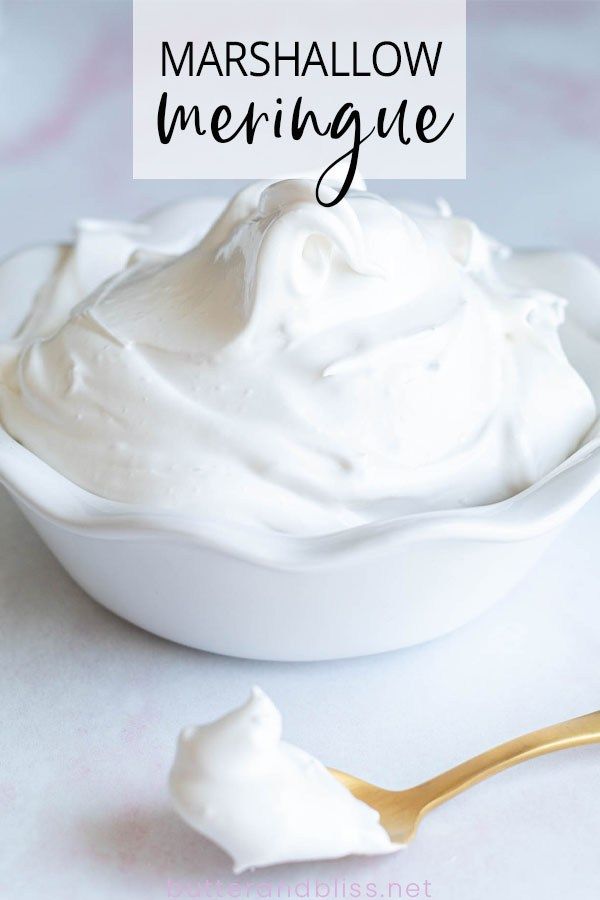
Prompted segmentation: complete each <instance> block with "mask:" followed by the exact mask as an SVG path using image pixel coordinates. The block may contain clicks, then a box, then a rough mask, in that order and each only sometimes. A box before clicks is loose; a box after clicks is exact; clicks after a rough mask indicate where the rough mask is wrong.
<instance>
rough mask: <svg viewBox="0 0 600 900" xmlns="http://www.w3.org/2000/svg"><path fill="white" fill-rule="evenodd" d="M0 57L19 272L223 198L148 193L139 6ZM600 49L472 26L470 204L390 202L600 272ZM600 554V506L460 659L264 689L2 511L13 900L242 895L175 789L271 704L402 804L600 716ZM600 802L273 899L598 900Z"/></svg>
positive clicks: (593, 38) (63, 26) (9, 12)
mask: <svg viewBox="0 0 600 900" xmlns="http://www.w3.org/2000/svg"><path fill="white" fill-rule="evenodd" d="M0 5H1V3H0ZM0 34H1V36H0V254H2V255H3V254H5V253H8V252H10V251H11V250H13V249H16V248H17V247H19V246H21V245H22V244H24V243H29V242H32V241H37V240H46V239H56V238H64V237H67V236H68V235H69V231H70V228H71V225H72V222H73V221H74V219H76V218H77V216H80V215H82V216H108V217H111V218H126V217H128V216H134V215H136V214H138V213H141V212H142V211H144V210H145V209H147V208H148V207H151V206H153V205H156V204H159V203H163V202H165V201H167V200H169V199H171V198H176V197H181V196H184V195H186V194H189V193H191V192H195V191H198V190H203V191H210V192H213V193H215V192H219V193H220V192H222V191H223V187H224V186H223V185H222V184H220V185H219V184H208V185H203V184H199V183H189V182H187V183H186V182H181V183H178V182H169V183H164V182H138V183H133V182H132V180H131V178H130V171H131V158H130V155H131V148H130V35H129V11H128V4H127V3H126V2H123V3H118V2H110V0H109V2H100V0H99V2H93V3H87V2H70V3H55V2H52V0H44V2H40V3H33V2H27V0H22V2H9V3H8V4H5V19H4V25H3V29H2V31H1V32H0ZM599 42H600V3H598V2H576V0H567V2H518V3H517V2H515V3H512V2H500V3H495V2H494V3H492V2H486V0H480V2H475V3H472V4H471V9H470V21H469V110H468V113H469V145H468V180H467V181H466V182H465V183H419V182H417V183H405V184H401V183H397V184H393V183H389V182H388V183H381V182H380V183H376V184H375V188H376V189H377V190H379V191H383V192H385V193H388V194H394V193H397V194H404V195H405V196H410V197H417V198H420V199H424V200H430V199H432V198H434V197H435V196H437V195H440V194H441V195H443V196H445V197H446V198H447V199H448V200H450V202H451V203H452V204H453V205H454V206H455V207H456V208H457V210H459V211H460V212H461V213H463V214H465V215H467V216H471V217H473V218H475V219H477V220H478V221H479V222H480V223H481V224H482V225H483V226H484V227H485V228H486V229H487V230H488V231H490V232H492V233H494V234H495V235H497V236H498V237H500V238H502V239H503V240H506V241H510V242H513V243H518V244H525V245H532V244H546V245H547V244H553V245H569V246H572V247H576V248H578V249H580V250H584V251H586V252H588V253H589V254H591V255H592V256H594V257H595V259H596V260H597V261H598V260H600V228H599V223H598V213H597V208H598V200H599V188H600V184H599V175H598V172H599V166H598V161H599V149H600V133H599V128H600V124H599V123H600V109H599V92H598V77H599V74H600V73H599V69H598V66H599V63H598V56H599V54H598V46H599ZM599 533H600V498H598V500H596V501H595V502H592V503H590V504H589V506H588V507H587V509H586V510H585V511H584V512H582V513H581V514H580V515H579V516H578V517H577V519H576V520H575V521H574V522H573V523H572V524H571V525H570V526H569V527H568V528H567V529H566V531H565V532H564V533H563V534H562V535H561V537H560V538H559V539H558V541H557V543H556V544H555V545H554V548H553V550H552V551H551V552H550V553H549V554H548V555H547V556H546V557H545V559H544V560H543V561H542V563H541V564H540V565H539V566H538V567H537V569H536V570H535V571H534V572H533V573H532V575H531V576H530V577H529V578H528V579H527V581H526V582H525V583H523V584H522V585H521V587H520V588H519V589H518V590H516V591H515V592H514V593H513V594H512V596H511V597H509V598H508V599H507V600H506V601H505V602H503V603H502V604H500V605H499V606H498V607H496V609H494V610H493V611H492V612H490V613H489V614H487V615H486V616H484V617H483V618H481V619H480V620H479V621H477V622H475V623H474V624H472V625H470V626H468V627H466V628H464V629H462V630H461V631H459V632H458V633H456V634H454V635H453V636H451V637H448V638H445V639H442V640H440V641H436V642H434V643H431V644H429V645H426V646H423V647H418V648H414V649H411V650H408V651H404V652H399V653H392V654H387V655H385V656H381V657H375V658H369V659H363V660H355V661H343V662H337V663H320V664H303V665H284V664H266V663H252V662H244V661H237V660H230V659H225V658H219V657H214V656H210V655H207V654H202V653H199V652H195V651H192V650H187V649H185V648H182V647H178V646H175V645H173V644H168V643H166V642H165V641H162V640H159V639H157V638H153V637H151V636H149V635H146V634H144V633H143V632H141V631H139V630H137V629H136V628H134V627H132V626H129V625H127V624H125V623H123V622H121V621H120V620H118V619H116V618H115V617H114V616H112V615H111V614H109V613H108V612H105V611H104V610H102V609H101V608H100V607H98V606H96V605H95V604H94V603H92V602H91V601H90V600H89V599H88V598H87V597H86V596H85V595H84V594H83V593H82V592H81V591H80V590H79V589H78V588H77V587H75V585H74V584H73V583H72V582H71V581H70V580H69V578H68V577H67V576H66V575H65V574H63V572H62V570H61V569H60V568H59V566H58V564H57V563H56V562H55V561H54V560H53V559H52V557H51V556H50V554H49V553H48V552H47V551H46V550H45V549H44V548H43V547H42V545H41V543H40V541H39V540H38V538H37V537H36V536H35V535H34V534H33V532H32V531H31V529H30V528H29V527H28V526H27V525H26V524H25V522H24V521H23V519H22V517H21V516H20V514H19V513H17V511H16V510H15V508H14V507H13V506H12V504H11V503H10V501H9V500H8V498H7V497H6V496H5V495H4V494H3V493H0V710H1V716H2V719H1V722H2V725H1V728H0V897H7V898H11V900H12V898H30V897H31V898H34V897H35V898H37V897H44V898H51V900H55V898H56V900H59V898H61V900H62V898H64V897H67V896H69V897H76V898H83V900H87V898H90V900H96V898H98V900H107V898H115V900H121V898H123V900H130V898H131V900H137V898H140V900H141V898H144V900H146V898H148V900H153V898H160V897H165V896H167V878H169V877H170V878H172V879H179V880H183V881H185V882H186V883H190V882H193V881H200V880H203V879H205V878H211V879H217V878H220V879H221V880H223V881H232V880H233V879H232V876H231V873H230V872H229V871H228V868H227V860H226V857H225V856H224V855H223V854H222V853H221V852H220V851H218V850H216V849H214V848H213V847H211V846H209V845H208V844H207V843H206V842H204V841H203V840H202V839H201V838H199V837H197V836H195V835H194V834H193V833H192V832H191V831H189V830H188V829H187V828H186V827H185V826H184V825H183V824H180V823H179V821H178V820H177V819H176V818H175V816H174V815H173V814H172V813H171V812H170V810H169V807H168V803H167V800H166V796H165V791H164V782H165V776H166V772H167V769H168V766H169V762H170V758H171V754H172V750H173V746H174V740H175V736H176V734H177V732H178V731H179V729H180V727H181V726H182V725H184V724H187V723H189V722H193V721H201V720H203V719H205V718H208V717H210V716H213V715H216V714H218V713H220V712H221V711H223V710H225V709H227V708H228V707H229V706H232V705H234V704H236V703H238V702H240V701H241V700H243V698H244V696H245V694H246V692H247V691H248V689H249V687H250V685H251V684H252V683H254V682H258V683H259V684H261V685H262V686H263V687H264V688H265V689H266V690H267V691H268V692H270V693H271V694H272V696H273V698H274V699H275V700H276V702H277V703H279V704H280V705H281V707H282V708H283V711H284V714H285V727H286V737H287V738H288V739H289V740H291V741H294V742H296V743H298V744H299V745H301V746H302V747H305V748H306V749H308V750H309V751H312V752H313V753H315V754H316V755H317V756H319V757H321V758H322V759H323V760H325V761H327V762H329V763H331V764H334V765H336V766H339V767H340V768H347V769H348V770H350V771H355V772H357V773H359V774H361V775H363V776H365V777H367V778H372V779H373V780H376V781H379V782H380V783H382V784H384V785H387V786H390V787H392V786H398V787H402V786H408V785H410V784H413V783H416V782H417V781H419V780H421V779H424V778H426V777H428V776H430V775H432V774H434V773H436V772H438V771H440V770H442V769H444V768H446V767H448V766H450V765H452V764H454V763H457V762H459V761H461V760H463V759H465V758H466V757H468V756H470V755H472V754H474V753H477V752H479V751H481V750H483V749H485V748H487V747H488V746H491V745H493V744H495V743H497V742H500V741H502V740H505V739H507V738H510V737H513V736H515V735H517V734H519V733H522V732H523V731H527V730H529V729H532V728H535V727H539V726H541V725H544V724H548V723H550V722H553V721H557V720H560V719H562V718H566V717H568V716H572V715H576V714H580V713H584V712H587V711H590V710H592V709H594V708H598V707H600V663H599V660H600V587H599V581H600V553H599V552H598V534H599ZM599 795H600V748H598V747H589V748H584V749H581V750H575V751H569V752H566V753H563V754H562V755H560V754H559V755H555V756H550V757H546V758H545V759H542V760H538V761H536V762H533V763H530V764H528V765H525V766H521V767H519V768H517V769H514V770H512V771H511V772H508V773H505V774H503V775H501V776H499V777H497V778H496V779H494V780H492V781H489V782H487V783H485V784H483V785H481V786H479V787H478V788H476V789H475V790H473V791H472V792H470V793H468V794H465V795H463V796H462V797H460V798H457V799H455V800H454V801H452V802H451V803H449V804H448V805H447V806H446V807H443V808H440V809H439V810H438V811H436V812H435V813H433V814H432V815H431V817H429V818H427V819H426V820H425V821H424V822H423V825H422V827H421V830H420V833H419V836H418V839H417V842H416V843H415V844H413V845H411V846H410V847H409V849H408V850H407V851H405V852H404V854H403V855H401V856H398V857H393V858H387V859H379V860H359V859H353V860H345V861H343V862H337V863H325V864H320V865H296V866H288V867H286V868H283V869H277V870H271V871H268V872H265V873H262V874H260V875H259V876H257V877H256V880H257V881H258V880H269V881H271V882H279V881H286V882H288V883H290V885H291V886H292V889H293V886H294V885H295V884H296V883H297V882H303V881H305V880H306V879H307V878H312V879H314V878H315V877H320V878H322V879H325V880H327V881H328V882H329V883H330V886H331V891H333V879H334V878H338V879H339V880H341V879H345V880H346V883H347V884H349V883H350V882H351V881H358V882H362V883H363V885H364V884H365V883H366V882H369V881H370V882H376V884H377V889H378V891H379V892H380V893H381V895H383V896H386V895H387V893H386V892H387V883H388V882H389V881H395V882H398V881H401V882H404V883H406V882H409V881H415V882H421V883H422V882H423V880H424V879H427V880H428V881H429V882H431V888H430V893H431V896H432V897H435V898H443V900H482V898H485V900H500V898H510V900H513V898H521V897H523V898H532V900H538V898H540V900H541V898H544V900H557V898H563V897H564V898H566V897H569V898H573V897H577V898H578V900H593V898H595V897H597V896H598V891H599V887H600V854H599V852H598V846H599V844H600V804H599V802H598V800H599ZM252 877H253V876H248V878H247V879H246V880H249V879H252ZM340 885H341V881H340V882H339V883H338V891H341V886H340ZM423 895H424V894H423V893H421V896H423ZM338 896H339V894H338Z"/></svg>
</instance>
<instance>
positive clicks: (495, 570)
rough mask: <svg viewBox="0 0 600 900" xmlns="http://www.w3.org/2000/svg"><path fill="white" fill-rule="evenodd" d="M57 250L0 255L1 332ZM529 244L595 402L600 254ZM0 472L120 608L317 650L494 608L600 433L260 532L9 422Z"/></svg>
mask: <svg viewBox="0 0 600 900" xmlns="http://www.w3.org/2000/svg"><path fill="white" fill-rule="evenodd" d="M58 252H59V248H56V247H35V248H31V249H29V250H26V251H24V252H23V253H20V254H18V255H17V256H14V257H12V258H11V259H9V260H8V261H6V262H5V263H4V264H3V266H1V267H0V298H1V303H0V339H2V338H4V339H6V338H7V337H9V336H11V335H12V334H14V332H15V331H16V330H17V329H18V327H19V325H20V323H21V321H22V320H23V318H24V316H25V315H26V313H27V311H28V309H29V307H30V304H31V302H32V299H33V297H34V295H35V292H36V290H37V289H38V287H39V285H40V284H41V283H42V282H43V281H44V279H45V278H46V275H47V273H48V272H49V271H51V269H52V267H53V266H54V263H55V259H56V254H57V253H58ZM530 260H531V261H534V260H535V262H536V266H539V263H540V260H541V261H542V262H544V263H547V266H546V268H547V271H548V273H549V278H548V280H549V283H548V284H546V285H544V287H547V288H549V289H551V288H552V286H555V288H556V290H557V291H558V292H560V293H563V295H565V294H567V295H568V296H569V297H570V300H571V305H570V307H569V309H570V313H569V318H568V322H567V324H566V326H565V328H564V333H563V342H564V344H565V347H566V349H567V352H568V354H569V356H570V358H571V361H572V363H573V364H574V365H575V367H576V368H578V369H579V370H580V371H581V372H582V374H583V375H584V377H585V378H586V380H587V381H588V384H590V387H591V388H592V390H593V391H594V393H595V396H596V399H597V401H598V402H599V403H600V366H598V363H597V360H598V358H599V357H598V344H597V340H598V338H599V337H600V277H599V275H598V270H597V269H596V268H595V267H594V266H593V265H592V264H591V263H589V262H587V261H586V260H584V259H582V258H581V257H578V256H575V255H567V254H556V253H551V252H549V251H544V252H538V253H537V254H533V253H529V254H526V253H524V254H521V256H520V264H521V265H522V267H523V269H524V270H526V268H527V265H528V262H529V261H530ZM9 299H10V300H11V301H12V302H11V303H8V302H7V301H8V300H9ZM595 300H596V301H597V303H596V305H594V302H595ZM0 481H1V482H2V483H3V484H4V485H5V486H6V487H7V488H8V490H9V492H10V494H11V495H12V496H13V498H14V499H15V501H16V502H17V504H18V505H19V506H20V508H21V509H22V511H23V512H24V514H25V515H26V516H27V518H28V519H29V521H30V522H31V524H32V525H33V527H34V528H35V529H36V531H37V532H38V533H39V534H40V536H41V537H42V539H43V540H44V541H45V542H46V544H47V545H48V547H49V548H50V550H51V551H52V552H53V553H54V555H55V556H56V557H57V558H58V559H59V560H60V562H61V563H62V564H63V566H64V567H65V569H66V570H67V571H68V572H69V573H70V574H71V576H72V577H73V578H74V579H75V581H77V582H78V583H79V584H80V585H81V586H82V587H83V588H84V590H86V591H87V592H88V593H89V594H90V595H91V596H92V597H94V598H95V599H96V600H98V601H99V602H100V603H102V604H103V605H104V606H106V607H107V608H108V609H110V610H112V611H113V612H115V613H117V614H118V615H120V616H122V617H123V618H125V619H128V620H129V621H131V622H134V623H135V624H136V625H139V626H141V627H142V628H146V629H147V630H148V631H151V632H153V633H155V634H158V635H161V636H162V637H166V638H169V639H170V640H173V641H178V642H180V643H182V644H187V645H189V646H192V647H198V648H200V649H203V650H210V651H213V652H216V653H224V654H229V655H233V656H244V657H252V658H257V659H273V660H315V659H329V658H335V657H344V656H358V655H362V654H369V653H378V652H382V651H385V650H392V649H396V648H399V647H405V646H408V645H411V644H417V643H420V642H422V641H427V640H430V639H431V638H435V637H438V636H439V635H442V634H445V633H447V632H450V631H452V630H453V629H455V628H457V627H458V626H460V625H462V624H464V623H465V622H467V621H469V620H470V619H472V618H473V617H475V616H477V615H478V614H480V613H481V612H483V611H484V610H486V609H487V608H489V607H490V606H491V605H492V604H493V603H494V602H495V601H496V600H498V599H499V598H500V597H502V596H503V595H504V594H506V593H507V591H509V590H510V589H511V588H512V587H513V585H515V584H516V583H517V582H518V581H519V580H520V579H521V578H522V577H523V576H524V575H525V574H526V573H527V572H528V570H529V569H530V568H531V567H532V566H533V564H534V563H535V562H536V561H537V560H538V558H539V557H540V555H541V554H542V552H543V551H544V550H545V549H546V547H547V546H548V544H549V543H550V541H551V540H552V539H553V538H554V537H555V535H556V534H557V533H558V531H559V529H560V527H561V526H562V525H563V524H564V523H566V522H567V521H568V520H569V519H570V518H571V517H572V516H573V515H574V514H575V513H576V512H577V511H578V510H579V509H580V507H582V506H583V504H584V503H586V501H587V500H588V499H589V498H590V497H592V496H593V495H594V494H595V493H596V491H598V489H599V488H600V439H599V438H598V437H596V436H595V435H592V436H590V439H589V440H588V441H587V442H586V443H585V444H584V445H583V446H582V447H581V448H580V449H579V450H578V451H577V452H576V453H575V454H574V455H573V456H571V457H570V458H569V459H568V460H567V461H566V462H565V463H563V465H561V466H560V467H559V468H557V469H556V470H555V471H554V472H552V473H551V474H550V475H548V476H547V477H546V478H544V479H543V480H542V481H540V482H539V483H537V484H535V485H534V486H533V487H531V488H529V489H528V490H526V491H524V492H523V493H521V494H518V495H517V496H515V497H513V498H511V499H509V500H505V501H503V502H501V503H495V504H491V505H489V506H484V507H477V508H472V509H461V510H458V511H451V512H437V513H435V512H434V513H426V514H419V515H410V516H403V517H400V518H396V519H392V520H388V521H383V522H379V523H376V524H370V525H365V526H361V527H358V528H351V529H348V530H346V531H344V532H341V533H338V534H333V535H328V536H325V537H316V538H299V537H293V536H285V535H279V536H273V535H269V538H268V540H267V539H266V536H265V535H264V534H262V533H259V532H256V531H251V530H249V529H244V528H237V527H231V528H225V527H224V526H222V525H216V524H215V523H211V522H210V521H206V520H202V519H200V518H197V517H196V518H193V517H189V516H183V515H181V514H178V513H168V512H157V511H156V510H151V509H145V508H141V507H137V506H132V505H131V504H126V503H119V502H114V501H109V500H104V499H102V498H100V497H97V496H95V495H93V494H90V493H89V492H87V491H85V490H83V489H81V488H80V487H78V486H77V485H75V484H73V483H72V482H71V481H69V480H68V479H66V478H65V477H63V476H62V475H60V474H59V473H58V472H56V471H54V470H53V469H52V468H50V467H49V466H48V465H47V464H46V463H44V462H42V461H41V460H40V459H38V458H37V457H36V456H35V455H34V454H32V453H31V452H29V451H28V450H27V449H25V447H23V446H21V445H20V444H19V443H17V442H16V441H15V440H13V439H12V438H11V437H10V435H8V434H7V432H6V431H4V429H2V428H1V427H0Z"/></svg>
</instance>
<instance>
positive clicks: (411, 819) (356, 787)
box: [329, 711, 600, 844]
mask: <svg viewBox="0 0 600 900" xmlns="http://www.w3.org/2000/svg"><path fill="white" fill-rule="evenodd" d="M595 743H600V711H598V712H593V713H589V714H588V715H587V716H579V717H578V718H576V719H569V720H568V721H567V722H560V723H559V724H558V725H550V727H549V728H540V730H539V731H532V732H531V733H530V734H525V735H523V737H519V738H515V739H514V740H513V741H507V743H506V744H500V746H499V747H494V749H493V750H488V751H487V752H486V753H481V754H480V755H479V756H475V757H473V759H470V760H468V761H467V762H464V763H462V764H461V765H459V766H455V767H454V768H453V769H450V770H449V771H448V772H444V773H443V775H438V776H437V777H436V778H431V779H430V780H429V781H425V782H423V784H419V785H417V786H416V787H413V788H408V790H406V791H386V790H384V789H383V788H380V787H377V786H376V785H374V784H369V783H368V781H362V779H360V778H356V777H355V776H354V775H347V774H346V773H345V772H339V771H338V770H337V769H329V771H330V772H331V774H332V775H335V777H336V778H337V779H338V780H339V781H341V782H342V784H343V785H345V787H347V788H348V790H349V791H350V792H351V793H352V794H354V796H355V797H356V798H357V799H358V800H362V801H363V802H364V803H367V804H368V805H369V806H372V807H373V808H374V809H376V810H377V812H378V813H379V815H380V818H381V824H382V825H383V827H384V828H385V829H386V831H387V832H388V833H389V835H390V837H391V838H392V840H394V841H397V842H398V843H400V844H407V843H408V842H409V841H410V840H411V839H412V838H413V837H414V836H415V832H416V830H417V825H418V824H419V822H420V821H421V819H422V818H423V816H424V815H425V813H426V812H429V810H430V809H434V807H436V806H439V805H440V803H444V801H445V800H450V798H451V797H454V796H455V795H456V794H459V793H460V792H461V791H465V790H466V789H467V788H470V787H471V785H473V784H477V782H479V781H483V779H484V778H489V776H490V775H496V774H497V773H498V772H502V771H503V770H504V769H507V768H508V767H509V766H514V765H516V764H517V763H521V762H525V761H526V760H528V759H534V757H536V756H542V755H543V754H544V753H552V752H553V751H554V750H566V749H567V748H568V747H580V746H582V745H583V744H595Z"/></svg>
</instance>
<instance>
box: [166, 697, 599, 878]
mask: <svg viewBox="0 0 600 900" xmlns="http://www.w3.org/2000/svg"><path fill="white" fill-rule="evenodd" d="M591 743H600V711H598V712H594V713H590V714H589V715H587V716H581V717H579V718H576V719H570V720H569V721H567V722H562V723H560V724H558V725H553V726H550V727H549V728H542V729H540V730H539V731H534V732H531V733H530V734H527V735H524V736H523V737H520V738H516V739H515V740H512V741H508V742H507V743H505V744H501V745H500V746H499V747H496V748H494V749H493V750H488V751H487V752H486V753H482V754H480V755H479V756H476V757H474V758H473V759H471V760H469V761H468V762H466V763H462V764H461V765H459V766H456V767H455V768H453V769H450V770H449V771H448V772H445V773H444V774H442V775H439V776H437V777H436V778H432V779H431V780H429V781H426V782H424V783H423V784H420V785H418V786H416V787H414V788H409V789H408V790H404V791H389V790H384V789H383V788H380V787H376V786H375V785H372V784H369V783H368V782H366V781H362V780H361V779H360V778H356V777H355V776H353V775H348V774H346V773H344V772H339V771H337V770H336V769H326V768H325V766H323V765H322V763H320V762H319V761H318V760H316V759H315V758H314V757H312V756H310V755H309V754H308V753H306V752H305V751H304V750H300V749H299V748H297V747H294V746H292V745H290V744H287V743H285V742H284V741H282V740H281V715H280V713H279V711H278V710H277V709H276V707H275V706H274V704H273V703H272V701H271V700H270V699H269V698H268V697H267V695H266V694H265V693H264V692H263V691H261V690H260V688H254V689H253V691H252V694H251V696H250V698H249V700H248V701H247V702H246V703H245V704H244V705H243V706H242V707H240V708H239V709H236V710H233V712H230V713H229V714H227V715H226V716H224V717H223V718H221V719H218V720H217V721H216V722H211V723H209V724H208V725H203V726H199V727H197V728H186V729H185V730H184V731H183V732H182V733H181V735H180V738H179V743H178V747H177V754H176V757H175V762H174V764H173V768H172V770H171V775H170V780H169V785H170V791H171V797H172V799H173V803H174V805H175V808H176V810H177V812H178V813H179V814H180V816H181V817H182V818H183V819H184V820H185V821H186V822H187V823H188V824H189V825H191V826H192V828H195V829H196V830H197V831H199V832H200V833H201V834H203V835H205V836H206V837H208V838H210V839H211V840H212V841H214V842H215V843H217V844H219V845H220V846H221V847H223V849H224V850H226V851H227V853H229V855H230V856H231V857H232V858H233V861H234V872H236V873H239V872H243V871H245V870H246V869H250V868H255V867H257V866H269V865H275V864H276V863H283V862H292V861H301V860H310V859H336V858H339V857H342V856H348V855H350V854H385V853H393V852H394V851H396V850H399V849H401V847H403V846H404V845H405V844H406V843H407V842H408V841H410V840H411V839H412V838H413V837H414V835H415V831H416V828H417V825H418V823H419V821H420V819H421V818H422V816H423V815H424V813H426V812H427V811H429V810H430V809H433V808H434V807H435V806H438V805H439V804H440V803H443V802H444V801H445V800H448V799H450V798H451V797H453V796H455V795H456V794H458V793H459V792H460V791H463V790H465V789H466V788H468V787H471V785H473V784H476V783H477V782H479V781H482V780H483V779H484V778H487V777H488V776H490V775H495V774H496V773H498V772H501V771H502V770H503V769H506V768H508V767H509V766H512V765H515V764H516V763H519V762H524V761H525V760H528V759H533V758H534V757H536V756H541V755H542V754H545V753H550V752H552V751H554V750H563V749H566V748H567V747H576V746H580V745H583V744H591Z"/></svg>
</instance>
